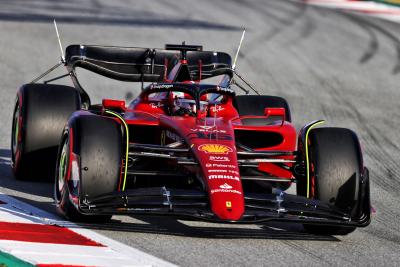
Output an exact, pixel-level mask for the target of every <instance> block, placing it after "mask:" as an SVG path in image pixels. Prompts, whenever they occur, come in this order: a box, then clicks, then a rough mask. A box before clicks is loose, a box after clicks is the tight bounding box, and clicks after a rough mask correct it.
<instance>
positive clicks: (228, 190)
mask: <svg viewBox="0 0 400 267" xmlns="http://www.w3.org/2000/svg"><path fill="white" fill-rule="evenodd" d="M232 188H233V187H232V186H231V185H229V184H227V183H224V184H222V185H220V186H219V189H211V194H215V193H233V194H238V195H241V194H242V192H240V191H238V190H235V189H232Z"/></svg>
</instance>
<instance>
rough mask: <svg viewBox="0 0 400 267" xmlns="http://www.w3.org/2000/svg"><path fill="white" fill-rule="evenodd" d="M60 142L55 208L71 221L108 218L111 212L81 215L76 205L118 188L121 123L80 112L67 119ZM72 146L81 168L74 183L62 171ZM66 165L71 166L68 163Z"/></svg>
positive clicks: (106, 219)
mask: <svg viewBox="0 0 400 267" xmlns="http://www.w3.org/2000/svg"><path fill="white" fill-rule="evenodd" d="M62 142H63V144H62V145H61V146H60V150H59V153H58V160H57V167H56V179H55V186H54V188H55V191H54V197H55V201H56V206H57V210H58V211H59V212H60V213H61V214H62V215H64V216H65V217H67V218H68V219H70V220H72V221H84V222H107V221H109V220H110V219H111V217H112V215H96V214H95V215H89V214H83V213H81V212H80V210H79V207H80V206H79V205H82V203H83V202H86V201H89V202H90V201H91V200H93V199H95V198H96V197H98V196H101V195H104V194H109V193H112V192H115V191H117V189H118V184H119V182H120V172H121V164H122V134H121V127H120V124H118V123H117V122H116V121H114V120H113V119H110V118H105V117H101V116H96V115H92V114H90V113H88V112H85V113H83V112H80V114H78V115H76V116H74V119H73V120H72V121H70V122H69V126H68V128H67V129H66V130H65V132H64V138H63V141H62ZM71 142H72V145H71ZM71 146H72V152H73V153H74V154H75V155H76V156H77V157H78V158H79V169H80V170H81V171H80V177H79V183H76V182H75V184H74V182H73V179H72V178H68V173H67V172H65V171H62V169H65V168H66V167H65V158H66V157H67V158H70V157H69V155H70V153H71ZM65 151H67V152H65ZM64 154H65V155H64ZM67 155H68V156H67ZM63 164H64V166H63ZM67 166H68V168H71V162H68V164H67ZM74 198H75V199H76V201H75V203H74V202H73V199H74ZM78 200H79V201H78Z"/></svg>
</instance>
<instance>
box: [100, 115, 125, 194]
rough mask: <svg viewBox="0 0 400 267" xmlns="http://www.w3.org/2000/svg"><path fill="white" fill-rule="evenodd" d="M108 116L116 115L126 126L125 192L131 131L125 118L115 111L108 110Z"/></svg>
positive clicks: (123, 187)
mask: <svg viewBox="0 0 400 267" xmlns="http://www.w3.org/2000/svg"><path fill="white" fill-rule="evenodd" d="M105 112H106V113H108V114H111V115H114V116H115V117H117V118H118V119H119V120H120V121H121V122H122V124H124V126H125V135H126V157H125V170H124V183H123V184H122V191H125V184H126V175H127V173H128V153H129V129H128V124H126V122H125V120H124V118H122V116H121V115H119V114H118V113H115V112H113V111H110V110H106V111H105Z"/></svg>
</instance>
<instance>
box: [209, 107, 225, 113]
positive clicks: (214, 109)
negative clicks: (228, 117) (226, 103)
mask: <svg viewBox="0 0 400 267" xmlns="http://www.w3.org/2000/svg"><path fill="white" fill-rule="evenodd" d="M210 109H211V111H212V112H215V113H218V112H219V111H223V110H224V109H225V108H224V107H221V106H211V107H210Z"/></svg>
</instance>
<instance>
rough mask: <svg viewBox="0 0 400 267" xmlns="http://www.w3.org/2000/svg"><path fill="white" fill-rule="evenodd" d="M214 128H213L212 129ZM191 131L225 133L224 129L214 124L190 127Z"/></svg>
mask: <svg viewBox="0 0 400 267" xmlns="http://www.w3.org/2000/svg"><path fill="white" fill-rule="evenodd" d="M213 128H215V129H213ZM190 130H191V131H192V132H213V133H226V131H225V130H219V129H217V128H216V127H215V126H207V125H200V126H198V128H192V129H190Z"/></svg>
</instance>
